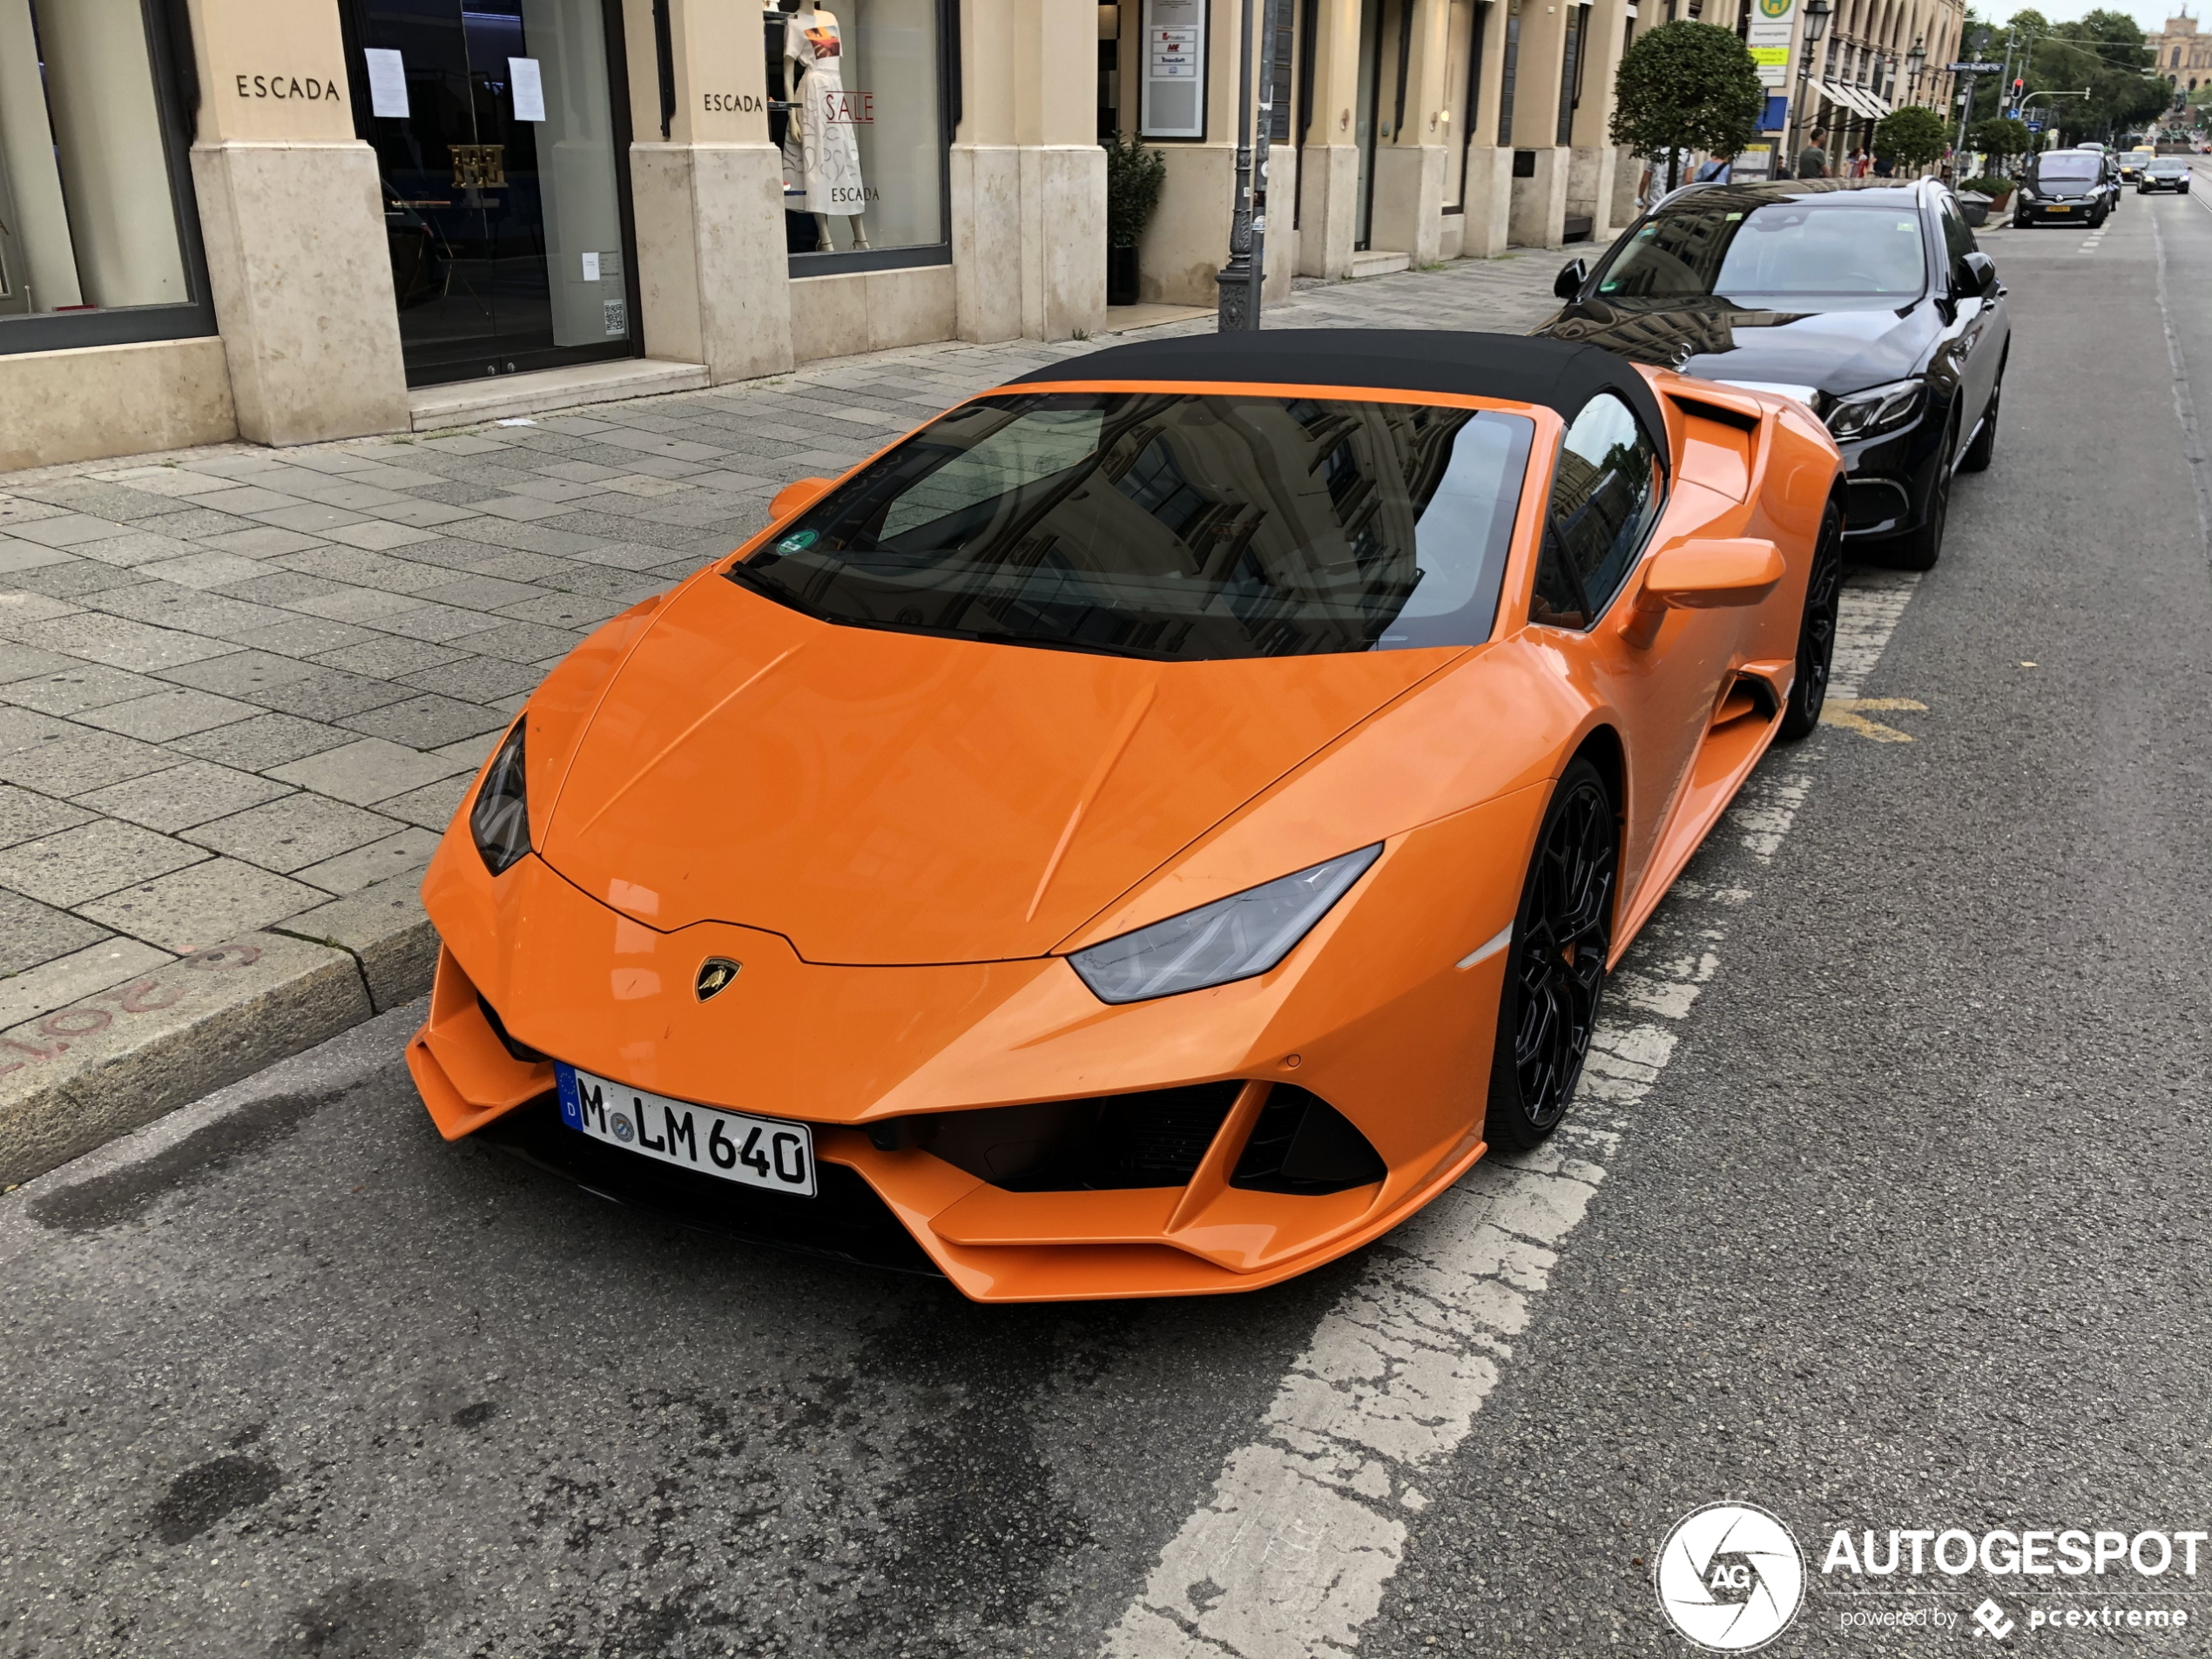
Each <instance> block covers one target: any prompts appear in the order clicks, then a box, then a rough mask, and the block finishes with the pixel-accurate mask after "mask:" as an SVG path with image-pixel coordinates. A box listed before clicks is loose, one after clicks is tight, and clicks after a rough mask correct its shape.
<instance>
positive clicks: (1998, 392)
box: [1959, 363, 2005, 472]
mask: <svg viewBox="0 0 2212 1659" xmlns="http://www.w3.org/2000/svg"><path fill="white" fill-rule="evenodd" d="M2004 401H2005V365H2004V364H2003V363H2000V364H1998V365H1997V384H1996V385H1994V386H1993V387H1991V388H1989V407H1988V408H1986V409H1984V410H1983V411H1982V413H1981V430H1980V431H1979V432H1977V433H1975V434H1974V441H1973V442H1972V443H1970V444H1968V445H1967V446H1966V454H1965V455H1960V456H1959V471H1960V472H1987V471H1988V470H1989V463H1990V462H1992V461H1993V460H1994V459H1996V456H1997V413H1998V408H1999V406H2000V405H2001V404H2002V403H2003V402H2004Z"/></svg>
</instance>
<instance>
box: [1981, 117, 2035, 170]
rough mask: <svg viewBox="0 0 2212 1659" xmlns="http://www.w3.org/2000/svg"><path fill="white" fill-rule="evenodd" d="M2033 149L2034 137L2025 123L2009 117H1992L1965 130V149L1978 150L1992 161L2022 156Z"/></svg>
mask: <svg viewBox="0 0 2212 1659" xmlns="http://www.w3.org/2000/svg"><path fill="white" fill-rule="evenodd" d="M2034 147H2035V135H2034V134H2033V133H2032V132H2029V131H2028V130H2027V125H2026V124H2025V123H2022V122H2020V121H2016V120H2014V119H2013V118H2012V117H2011V116H2009V115H1993V116H1991V117H1990V118H1988V119H1987V120H1986V121H1977V122H1975V123H1974V124H1973V125H1972V126H1970V127H1968V128H1967V129H1966V148H1968V149H1969V150H1979V151H1980V152H1982V153H1983V154H1984V155H1986V156H1987V157H1988V158H1990V159H1991V160H1992V161H2006V160H2009V159H2010V158H2013V156H2024V155H2026V154H2027V152H2029V151H2031V150H2033V148H2034Z"/></svg>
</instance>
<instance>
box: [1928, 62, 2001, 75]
mask: <svg viewBox="0 0 2212 1659" xmlns="http://www.w3.org/2000/svg"><path fill="white" fill-rule="evenodd" d="M1943 67H1944V70H1945V71H1946V73H1948V74H1952V75H1997V74H2001V73H2002V72H2003V71H2004V68H2005V66H2004V64H1945V65H1944V66H1943Z"/></svg>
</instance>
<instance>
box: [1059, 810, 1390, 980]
mask: <svg viewBox="0 0 2212 1659" xmlns="http://www.w3.org/2000/svg"><path fill="white" fill-rule="evenodd" d="M1381 853H1382V843H1381V842H1379V841H1378V842H1376V843H1375V845H1374V846H1363V847H1361V848H1360V849H1359V851H1358V852H1357V853H1344V854H1342V855H1341V856H1339V857H1337V858H1333V859H1331V860H1328V861H1327V862H1325V863H1323V864H1317V865H1315V866H1313V867H1312V868H1311V869H1306V870H1300V871H1298V873H1296V874H1294V875H1286V876H1282V877H1279V878H1278V879H1277V880H1273V881H1269V882H1266V883H1264V885H1262V886H1260V887H1250V888H1247V889H1246V890H1245V891H1244V892H1243V893H1238V894H1231V895H1230V896H1229V897H1228V898H1226V899H1217V900H1214V901H1213V902H1212V903H1211V904H1207V905H1200V906H1199V907H1197V909H1196V910H1186V911H1184V913H1183V914H1181V915H1179V916H1170V917H1169V918H1168V919H1167V920H1166V921H1156V922H1154V923H1153V924H1152V925H1151V926H1150V927H1139V928H1138V929H1137V930H1136V932H1135V933H1133V934H1122V935H1121V936H1120V937H1119V938H1117V939H1109V940H1108V941H1106V942H1105V943H1104V944H1103V945H1093V946H1091V947H1090V948H1089V949H1088V950H1079V951H1076V952H1075V953H1074V954H1071V955H1070V956H1069V958H1068V961H1069V964H1070V965H1071V966H1073V967H1074V968H1075V970H1076V973H1078V974H1082V981H1083V983H1084V984H1086V985H1088V986H1089V987H1090V990H1091V995H1094V996H1096V998H1097V999H1098V1000H1099V1001H1102V1002H1141V1001H1144V1000H1145V999H1146V998H1147V997H1154V996H1173V995H1176V993H1177V992H1178V991H1202V990H1204V989H1205V988H1207V987H1208V986H1210V985H1226V984H1228V983H1229V981H1231V980H1239V979H1250V978H1251V976H1252V975H1253V974H1264V973H1265V972H1266V971H1267V970H1268V969H1269V968H1272V967H1274V966H1275V964H1276V963H1278V962H1279V961H1282V960H1283V958H1285V956H1287V955H1289V954H1291V949H1292V948H1294V947H1295V946H1296V945H1297V944H1298V941H1299V940H1301V939H1303V938H1305V936H1306V934H1308V933H1310V932H1312V928H1313V924H1314V923H1315V922H1317V921H1320V920H1321V918H1322V917H1324V916H1325V915H1327V914H1329V907H1330V906H1332V905H1333V904H1335V903H1336V901H1337V900H1339V899H1341V898H1343V897H1344V895H1345V893H1346V892H1348V891H1349V890H1350V889H1351V887H1352V883H1353V882H1355V881H1357V880H1359V878H1360V877H1361V876H1363V875H1365V874H1366V873H1367V867H1368V866H1369V865H1371V864H1372V863H1373V862H1374V861H1375V860H1376V859H1377V858H1378V857H1379V856H1380V855H1381Z"/></svg>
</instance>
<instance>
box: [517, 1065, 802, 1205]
mask: <svg viewBox="0 0 2212 1659" xmlns="http://www.w3.org/2000/svg"><path fill="white" fill-rule="evenodd" d="M553 1075H554V1077H555V1080H556V1083H557V1085H558V1087H559V1089H560V1091H561V1121H562V1122H563V1123H566V1124H567V1125H568V1126H569V1127H570V1129H572V1130H578V1131H579V1132H581V1133H583V1134H585V1135H589V1136H591V1138H592V1139H593V1140H595V1141H605V1142H607V1143H610V1144H611V1145H614V1146H619V1147H621V1148H622V1149H623V1150H624V1151H628V1152H636V1153H638V1154H640V1155H641V1156H643V1157H649V1158H657V1159H658V1160H659V1161H660V1162H661V1163H673V1164H675V1165H676V1166H677V1167H678V1169H684V1170H698V1172H699V1173H700V1174H701V1175H711V1176H718V1177H721V1178H722V1179H723V1180H725V1181H736V1182H738V1183H740V1184H743V1185H745V1186H748V1187H765V1188H767V1189H768V1190H770V1191H771V1192H788V1193H791V1194H793V1195H794V1196H796V1197H804V1198H811V1197H813V1196H814V1136H813V1130H809V1129H808V1128H807V1127H806V1124H804V1123H786V1122H785V1121H784V1120H783V1119H781V1118H775V1117H752V1116H748V1115H746V1114H745V1113H744V1112H725V1111H724V1110H722V1109H720V1108H719V1107H715V1106H695V1105H693V1104H691V1102H689V1101H684V1100H671V1099H669V1098H668V1097H667V1096H664V1095H650V1094H647V1093H646V1092H645V1091H644V1089H632V1088H631V1087H630V1085H629V1084H627V1083H618V1082H610V1081H609V1080H608V1079H606V1078H604V1077H595V1076H592V1075H591V1074H590V1072H588V1071H578V1070H577V1069H576V1068H575V1067H574V1066H571V1065H569V1064H567V1063H565V1062H561V1063H556V1065H555V1067H554V1069H553Z"/></svg>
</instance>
